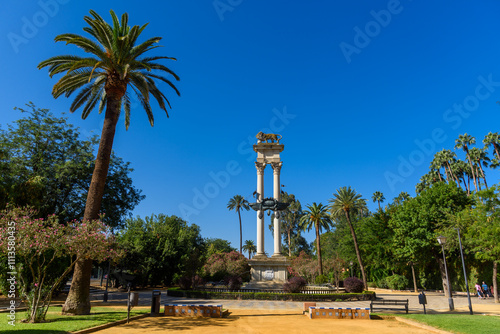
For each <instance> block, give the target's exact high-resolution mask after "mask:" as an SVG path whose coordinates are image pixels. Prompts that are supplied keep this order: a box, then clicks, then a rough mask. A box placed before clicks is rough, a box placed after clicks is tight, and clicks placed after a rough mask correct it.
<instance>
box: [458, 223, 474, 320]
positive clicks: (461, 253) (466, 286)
mask: <svg viewBox="0 0 500 334" xmlns="http://www.w3.org/2000/svg"><path fill="white" fill-rule="evenodd" d="M456 229H457V233H458V243H459V245H460V256H461V257H462V268H463V269H464V277H465V289H467V299H468V300H469V313H470V314H471V315H473V314H474V313H473V312H472V303H471V302H470V293H469V282H468V281H467V272H466V271H465V261H464V253H463V251H462V239H461V238H460V229H459V228H458V227H457V228H456Z"/></svg>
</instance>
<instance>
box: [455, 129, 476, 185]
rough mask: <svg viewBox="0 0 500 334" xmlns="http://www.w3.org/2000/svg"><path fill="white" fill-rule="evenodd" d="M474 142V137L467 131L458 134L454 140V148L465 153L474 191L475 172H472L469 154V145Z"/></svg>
mask: <svg viewBox="0 0 500 334" xmlns="http://www.w3.org/2000/svg"><path fill="white" fill-rule="evenodd" d="M475 143H476V138H474V137H472V136H470V135H468V134H467V133H465V134H463V135H459V136H458V139H456V140H455V148H458V149H460V148H461V149H463V150H464V152H465V155H467V160H468V161H469V164H470V170H471V172H472V179H473V180H474V188H476V191H477V190H478V188H477V181H476V173H475V172H474V167H473V166H472V160H471V158H470V155H469V145H474V144H475Z"/></svg>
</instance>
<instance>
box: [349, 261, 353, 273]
mask: <svg viewBox="0 0 500 334" xmlns="http://www.w3.org/2000/svg"><path fill="white" fill-rule="evenodd" d="M352 264H353V263H352V261H349V265H350V267H351V277H353V276H354V275H353V274H352Z"/></svg>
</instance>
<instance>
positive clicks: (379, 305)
mask: <svg viewBox="0 0 500 334" xmlns="http://www.w3.org/2000/svg"><path fill="white" fill-rule="evenodd" d="M398 306H399V307H398ZM403 307H404V310H405V311H406V314H408V299H405V300H400V299H375V300H372V302H371V303H370V312H373V309H385V310H401V309H402V308H403Z"/></svg>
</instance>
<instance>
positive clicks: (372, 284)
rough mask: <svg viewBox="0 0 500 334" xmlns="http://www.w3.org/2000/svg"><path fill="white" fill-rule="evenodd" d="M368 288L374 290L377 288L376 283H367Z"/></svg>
mask: <svg viewBox="0 0 500 334" xmlns="http://www.w3.org/2000/svg"><path fill="white" fill-rule="evenodd" d="M368 287H370V288H376V287H377V283H375V282H368Z"/></svg>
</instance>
